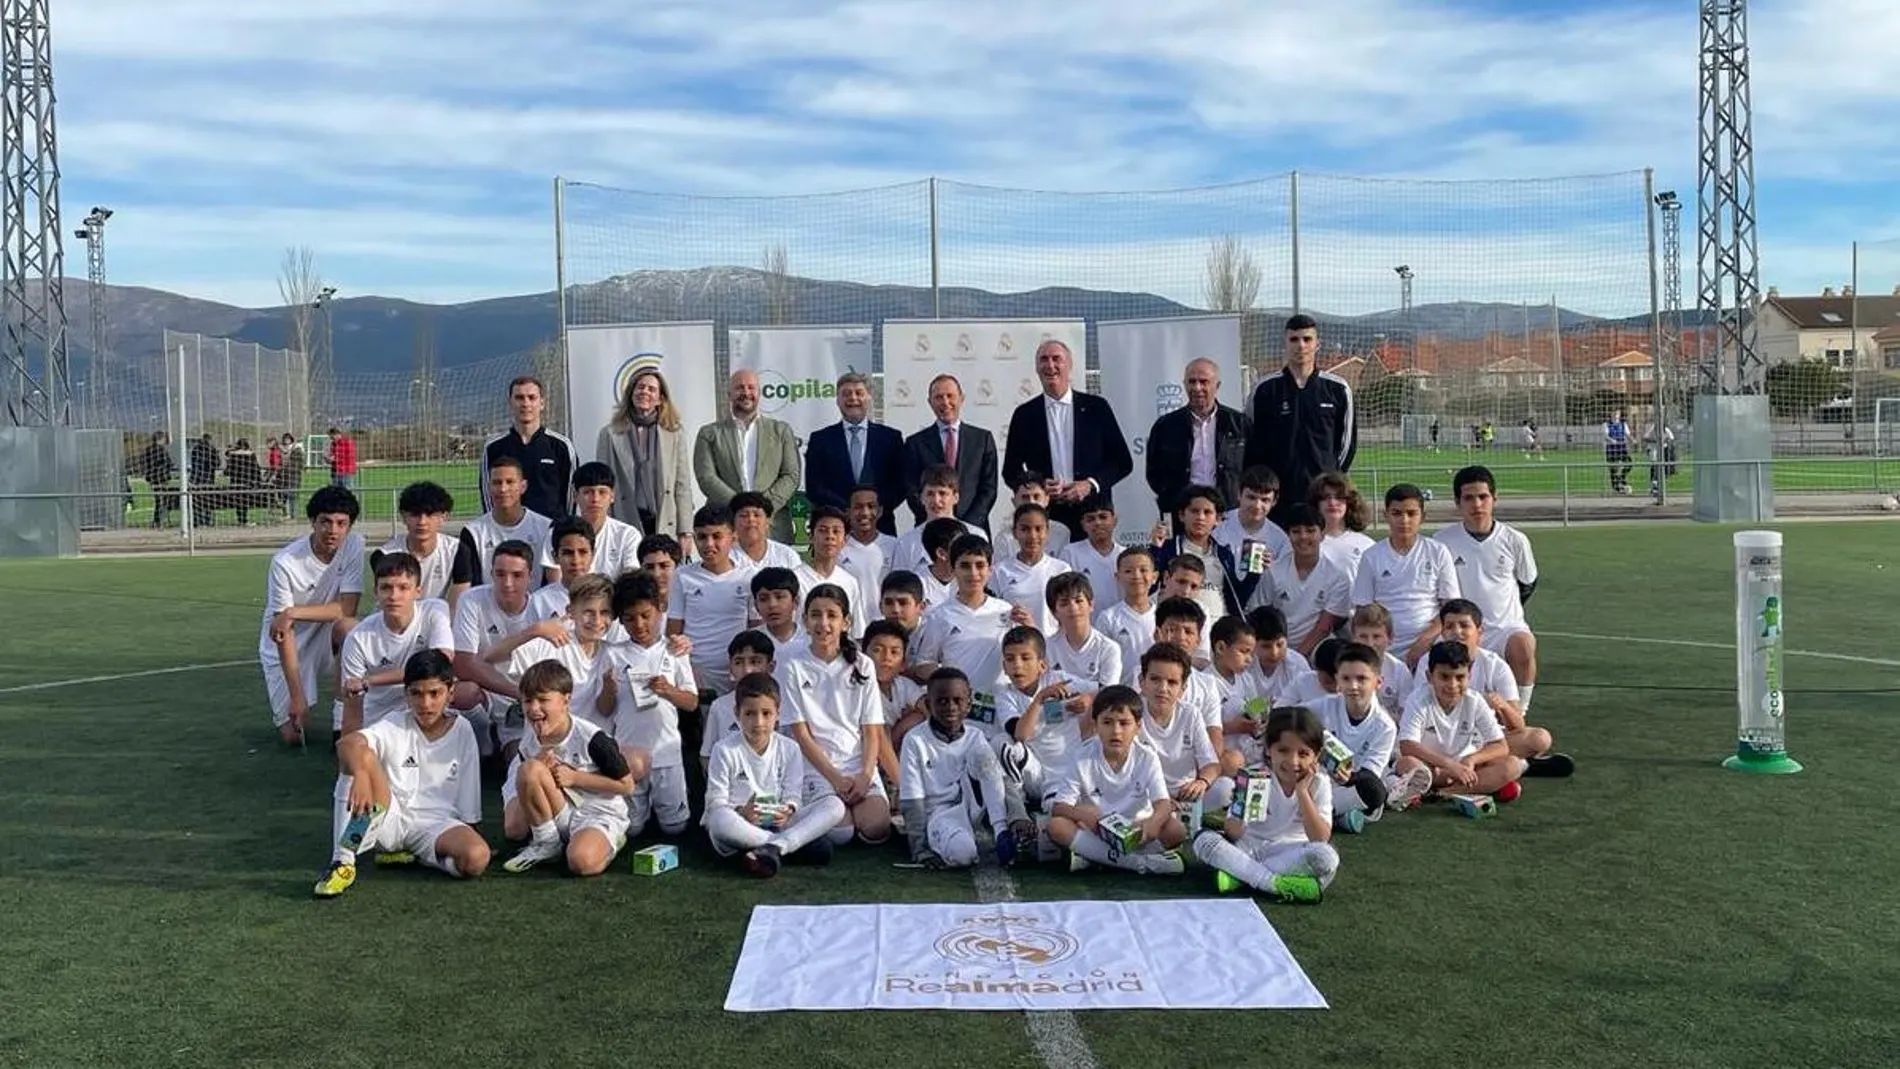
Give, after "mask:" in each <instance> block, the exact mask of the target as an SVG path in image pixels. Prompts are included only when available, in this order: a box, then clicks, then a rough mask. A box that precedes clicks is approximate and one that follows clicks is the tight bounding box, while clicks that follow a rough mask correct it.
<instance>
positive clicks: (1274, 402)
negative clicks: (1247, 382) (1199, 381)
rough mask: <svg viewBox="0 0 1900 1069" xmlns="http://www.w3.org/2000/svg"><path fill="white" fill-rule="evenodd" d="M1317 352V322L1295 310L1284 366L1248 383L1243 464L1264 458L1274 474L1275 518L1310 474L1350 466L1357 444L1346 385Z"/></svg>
mask: <svg viewBox="0 0 1900 1069" xmlns="http://www.w3.org/2000/svg"><path fill="white" fill-rule="evenodd" d="M1318 357H1319V324H1318V323H1316V322H1314V320H1313V317H1312V316H1309V315H1296V316H1294V317H1292V318H1291V319H1288V320H1287V321H1286V366H1285V367H1283V368H1281V369H1280V372H1279V374H1277V375H1274V376H1272V377H1270V378H1267V379H1263V380H1262V381H1261V382H1260V384H1259V385H1257V386H1255V387H1254V391H1253V402H1252V404H1251V406H1250V408H1249V412H1248V414H1249V415H1250V416H1251V417H1252V419H1253V429H1252V433H1251V434H1249V435H1248V437H1247V456H1246V466H1247V467H1253V466H1254V465H1256V464H1264V465H1266V466H1267V467H1269V468H1272V469H1273V473H1274V474H1275V475H1278V476H1279V477H1280V499H1279V502H1278V503H1277V504H1275V505H1274V507H1273V513H1272V517H1273V520H1274V522H1275V523H1278V522H1279V521H1280V520H1281V519H1283V518H1284V516H1285V514H1286V510H1287V509H1289V508H1291V507H1293V505H1294V504H1295V503H1297V502H1301V501H1305V500H1306V488H1307V485H1308V484H1310V483H1311V482H1312V481H1313V479H1314V477H1315V476H1318V475H1320V474H1322V473H1324V472H1328V471H1341V472H1343V471H1349V470H1351V468H1352V458H1353V454H1354V453H1355V452H1356V451H1357V450H1358V448H1359V425H1358V423H1357V422H1356V421H1355V418H1354V413H1353V407H1352V387H1351V386H1348V385H1347V384H1346V380H1345V379H1342V378H1340V377H1339V376H1337V375H1332V374H1328V373H1327V372H1324V371H1319V370H1317V369H1316V368H1315V366H1314V362H1315V361H1316V360H1317V359H1318Z"/></svg>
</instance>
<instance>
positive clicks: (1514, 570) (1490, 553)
mask: <svg viewBox="0 0 1900 1069" xmlns="http://www.w3.org/2000/svg"><path fill="white" fill-rule="evenodd" d="M1451 492H1452V496H1453V497H1455V498H1456V499H1457V501H1458V514H1459V516H1460V517H1461V518H1462V520H1463V522H1462V523H1456V524H1453V525H1451V526H1449V527H1444V528H1441V529H1440V530H1439V532H1438V533H1437V534H1436V535H1434V536H1433V537H1434V538H1436V539H1437V540H1438V541H1440V542H1443V543H1444V544H1445V545H1446V546H1447V547H1448V548H1449V549H1450V550H1451V555H1452V566H1453V567H1454V568H1456V569H1457V570H1458V589H1459V591H1460V592H1462V593H1463V594H1464V596H1465V597H1466V598H1468V599H1470V600H1471V601H1473V602H1476V603H1477V606H1478V608H1479V609H1481V610H1483V612H1484V648H1485V649H1487V650H1490V651H1491V652H1492V653H1495V654H1498V655H1499V656H1501V657H1503V658H1504V660H1505V663H1507V664H1509V665H1510V666H1511V674H1512V676H1513V678H1515V679H1516V680H1517V689H1518V696H1519V700H1518V707H1519V708H1520V709H1521V710H1523V711H1524V712H1525V713H1529V712H1530V711H1531V694H1532V693H1533V692H1534V691H1536V689H1537V636H1536V635H1534V634H1532V633H1531V628H1530V624H1529V623H1527V622H1525V619H1524V605H1525V603H1526V602H1528V601H1530V598H1531V595H1532V594H1533V593H1535V592H1536V590H1537V555H1536V554H1534V553H1532V552H1531V540H1530V539H1529V538H1527V537H1525V535H1524V532H1522V531H1520V530H1518V529H1517V528H1515V527H1513V526H1511V525H1510V524H1508V523H1501V522H1499V521H1498V520H1497V519H1496V517H1495V515H1494V510H1495V509H1496V507H1497V494H1498V487H1497V480H1496V479H1494V478H1493V477H1492V475H1491V470H1490V469H1489V468H1486V467H1484V466H1482V465H1477V464H1474V465H1472V466H1470V467H1467V468H1460V469H1459V470H1458V474H1456V475H1454V476H1452V479H1451Z"/></svg>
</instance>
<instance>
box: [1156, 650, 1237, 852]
mask: <svg viewBox="0 0 1900 1069" xmlns="http://www.w3.org/2000/svg"><path fill="white" fill-rule="evenodd" d="M1192 671H1193V666H1192V665H1191V663H1190V662H1189V661H1188V655H1187V651H1186V650H1184V649H1182V648H1181V647H1180V646H1177V645H1175V644H1174V643H1172V642H1157V643H1155V645H1154V648H1153V649H1151V650H1149V651H1148V652H1147V653H1144V654H1142V655H1141V704H1142V711H1141V740H1142V742H1144V743H1146V744H1147V745H1148V746H1150V747H1152V748H1153V749H1154V751H1155V755H1156V756H1157V757H1159V758H1161V774H1162V776H1163V777H1164V778H1165V779H1166V780H1167V784H1168V794H1169V795H1170V796H1171V797H1173V799H1174V800H1175V802H1176V804H1177V806H1178V807H1179V808H1178V809H1177V811H1178V812H1182V813H1186V812H1188V811H1189V810H1191V809H1192V808H1193V807H1194V804H1195V803H1196V802H1199V801H1201V798H1202V796H1203V795H1206V796H1207V802H1206V804H1207V805H1208V806H1210V807H1214V808H1215V809H1216V811H1218V810H1219V808H1222V807H1225V806H1226V805H1227V792H1228V791H1231V790H1232V789H1233V781H1232V780H1228V779H1225V778H1223V777H1222V776H1221V764H1220V751H1219V750H1217V749H1215V748H1214V746H1213V744H1212V743H1211V742H1210V741H1209V739H1208V732H1207V731H1206V730H1205V729H1204V728H1203V726H1202V724H1201V722H1200V721H1199V720H1197V719H1195V717H1194V714H1193V713H1192V712H1190V711H1189V710H1188V708H1187V706H1186V703H1185V702H1183V701H1182V700H1181V698H1182V694H1183V692H1184V691H1185V689H1186V685H1187V677H1188V673H1190V672H1192ZM1216 730H1218V729H1216ZM1184 819H1185V818H1184Z"/></svg>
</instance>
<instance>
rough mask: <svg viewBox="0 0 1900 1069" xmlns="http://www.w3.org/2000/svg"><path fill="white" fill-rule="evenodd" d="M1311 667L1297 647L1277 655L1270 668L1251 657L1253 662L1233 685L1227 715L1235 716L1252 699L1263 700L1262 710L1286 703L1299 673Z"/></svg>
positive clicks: (1244, 709) (1243, 709)
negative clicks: (1266, 668) (1277, 659)
mask: <svg viewBox="0 0 1900 1069" xmlns="http://www.w3.org/2000/svg"><path fill="white" fill-rule="evenodd" d="M1311 670H1312V669H1311V666H1309V665H1308V664H1307V663H1306V658H1305V657H1302V656H1300V651H1299V650H1294V649H1289V650H1287V651H1286V656H1285V657H1282V658H1280V663H1279V664H1278V665H1275V666H1274V669H1273V671H1271V672H1268V671H1266V670H1264V669H1262V668H1261V667H1260V659H1259V658H1258V657H1256V658H1254V660H1253V663H1252V664H1249V665H1248V666H1247V670H1246V671H1245V672H1242V673H1240V679H1239V680H1237V681H1236V683H1235V685H1234V693H1233V699H1232V701H1230V702H1229V704H1228V707H1227V712H1226V715H1227V716H1235V715H1237V714H1239V713H1242V712H1245V711H1246V708H1247V705H1248V703H1249V702H1253V701H1255V700H1260V701H1264V702H1265V703H1266V704H1265V706H1264V707H1260V708H1262V709H1263V710H1264V709H1271V708H1273V707H1274V706H1276V705H1285V704H1287V703H1288V702H1287V699H1288V697H1289V696H1290V695H1291V694H1292V693H1293V691H1294V688H1295V686H1297V685H1298V683H1299V680H1300V677H1301V676H1304V675H1307V674H1308V673H1309V672H1311Z"/></svg>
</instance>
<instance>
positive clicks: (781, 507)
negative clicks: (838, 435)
mask: <svg viewBox="0 0 1900 1069" xmlns="http://www.w3.org/2000/svg"><path fill="white" fill-rule="evenodd" d="M726 401H727V405H728V408H729V409H730V410H731V414H730V415H728V416H727V417H726V418H725V419H722V420H720V421H719V422H717V423H709V424H707V425H706V426H704V427H701V428H700V429H699V435H698V437H696V438H695V439H694V440H693V475H694V476H695V477H696V478H697V479H698V480H699V492H700V493H702V494H705V495H706V501H707V503H708V504H717V505H725V504H729V503H731V501H732V498H733V495H734V494H737V493H739V492H740V491H743V490H757V491H758V492H759V493H762V494H764V495H765V497H766V500H768V501H770V502H772V537H773V538H774V539H775V540H777V541H780V542H790V541H791V540H792V514H791V511H790V510H789V509H787V508H786V506H787V505H788V504H790V503H791V500H792V495H793V494H794V493H796V492H797V491H798V486H799V481H800V479H801V478H802V476H803V475H804V470H803V464H802V461H801V459H800V452H799V446H798V435H796V434H794V433H793V432H792V428H791V425H790V424H787V423H785V422H783V421H780V420H776V419H772V418H770V417H767V416H761V415H759V375H758V372H756V371H752V370H751V369H749V368H742V369H740V370H738V371H735V372H733V373H732V377H731V378H730V379H728V380H727V383H726Z"/></svg>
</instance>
